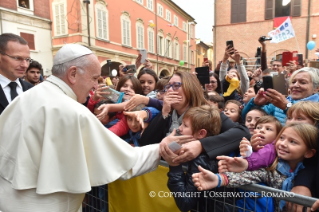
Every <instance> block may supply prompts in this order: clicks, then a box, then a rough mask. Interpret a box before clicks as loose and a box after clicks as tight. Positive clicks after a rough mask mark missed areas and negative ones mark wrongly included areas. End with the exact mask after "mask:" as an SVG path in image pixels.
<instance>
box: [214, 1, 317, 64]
mask: <svg viewBox="0 0 319 212" xmlns="http://www.w3.org/2000/svg"><path fill="white" fill-rule="evenodd" d="M285 4H287V5H285ZM284 5H285V6H284ZM282 16H291V22H292V25H293V28H294V31H295V34H296V37H295V38H291V39H289V40H286V41H283V42H280V43H278V44H275V43H267V57H268V59H271V58H272V57H274V56H275V55H277V54H281V53H282V52H283V51H293V50H297V51H298V45H299V48H300V51H299V53H302V54H303V55H304V56H303V57H304V59H305V58H308V59H314V58H315V55H314V50H312V51H308V50H307V48H306V44H307V42H308V41H311V40H313V41H315V42H316V43H317V47H318V41H317V40H318V38H316V36H317V35H319V24H318V23H319V4H318V0H291V1H289V0H257V1H256V0H215V26H214V30H213V31H214V45H215V48H214V53H215V57H214V61H215V64H216V61H219V60H221V59H222V57H223V54H224V51H225V48H226V41H227V40H233V41H234V47H235V48H236V49H237V50H238V51H239V52H240V53H241V55H242V56H243V57H245V58H252V57H255V53H256V49H257V47H258V46H260V44H259V42H258V38H259V37H260V36H262V35H267V34H268V32H270V31H271V30H273V29H274V26H276V23H275V20H277V19H278V17H282ZM308 23H309V24H308ZM316 39H317V40H316Z"/></svg>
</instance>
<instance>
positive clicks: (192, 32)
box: [189, 24, 194, 38]
mask: <svg viewBox="0 0 319 212" xmlns="http://www.w3.org/2000/svg"><path fill="white" fill-rule="evenodd" d="M189 34H190V36H191V38H194V25H193V24H191V25H190V32H189Z"/></svg>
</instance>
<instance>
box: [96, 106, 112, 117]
mask: <svg viewBox="0 0 319 212" xmlns="http://www.w3.org/2000/svg"><path fill="white" fill-rule="evenodd" d="M98 110H102V112H101V113H100V114H98V115H97V116H96V117H97V118H98V119H99V120H102V119H104V117H105V116H106V115H107V114H108V113H109V108H108V104H103V105H101V106H100V107H99V108H98Z"/></svg>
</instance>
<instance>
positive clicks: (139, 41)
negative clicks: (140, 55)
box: [136, 21, 144, 49]
mask: <svg viewBox="0 0 319 212" xmlns="http://www.w3.org/2000/svg"><path fill="white" fill-rule="evenodd" d="M136 47H137V48H138V49H144V25H143V23H142V22H140V21H137V22H136Z"/></svg>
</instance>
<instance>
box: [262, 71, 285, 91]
mask: <svg viewBox="0 0 319 212" xmlns="http://www.w3.org/2000/svg"><path fill="white" fill-rule="evenodd" d="M263 84H264V90H265V91H266V90H267V89H268V88H271V89H275V90H276V91H278V92H279V93H281V94H283V95H287V90H288V89H287V86H286V80H285V75H284V74H274V75H273V76H264V77H263Z"/></svg>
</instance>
